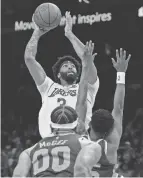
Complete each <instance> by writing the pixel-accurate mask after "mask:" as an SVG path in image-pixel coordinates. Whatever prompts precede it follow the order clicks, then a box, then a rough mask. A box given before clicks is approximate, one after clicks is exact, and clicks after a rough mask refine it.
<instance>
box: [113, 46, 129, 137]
mask: <svg viewBox="0 0 143 178" xmlns="http://www.w3.org/2000/svg"><path fill="white" fill-rule="evenodd" d="M130 57H131V55H129V56H128V58H127V60H126V51H123V50H122V49H120V54H119V52H118V50H117V51H116V58H117V62H115V60H114V59H112V62H113V66H114V68H115V69H116V70H117V81H116V83H117V86H116V91H115V95H114V106H113V111H112V115H113V117H114V119H115V126H116V128H117V131H118V132H119V133H120V134H122V118H123V110H124V99H125V72H126V70H127V67H128V62H129V59H130Z"/></svg>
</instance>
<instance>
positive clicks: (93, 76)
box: [65, 12, 98, 90]
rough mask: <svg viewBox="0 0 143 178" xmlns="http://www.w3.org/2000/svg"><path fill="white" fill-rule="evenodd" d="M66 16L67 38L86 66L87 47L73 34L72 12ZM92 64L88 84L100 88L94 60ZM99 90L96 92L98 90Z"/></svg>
mask: <svg viewBox="0 0 143 178" xmlns="http://www.w3.org/2000/svg"><path fill="white" fill-rule="evenodd" d="M65 16H66V26H65V36H66V37H67V38H68V39H69V40H70V42H71V43H72V45H73V48H74V50H75V51H76V53H77V55H78V56H79V58H80V59H81V61H82V64H83V65H84V63H85V60H84V58H83V54H84V47H85V45H84V44H83V43H82V42H81V41H80V40H79V39H78V38H77V37H76V36H75V35H74V33H73V32H72V18H71V15H70V12H66V14H65ZM90 64H91V66H90V72H89V78H88V83H89V84H90V85H93V86H94V87H97V88H98V86H96V85H95V83H96V81H97V79H98V77H97V69H96V67H95V65H94V60H93V61H92V62H91V63H90ZM97 88H96V89H95V90H98V89H97Z"/></svg>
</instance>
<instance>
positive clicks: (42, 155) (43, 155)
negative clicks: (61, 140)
mask: <svg viewBox="0 0 143 178" xmlns="http://www.w3.org/2000/svg"><path fill="white" fill-rule="evenodd" d="M59 152H62V153H63V163H62V164H60V163H59V162H60V158H59V155H58V154H59ZM49 155H51V156H49ZM32 163H33V174H34V175H36V174H38V173H41V172H43V171H46V170H47V169H48V168H49V165H51V168H52V169H53V171H54V172H59V171H63V170H65V169H67V168H68V167H69V166H70V148H69V147H68V146H60V147H55V148H52V150H51V153H49V150H48V149H46V148H42V149H40V150H37V151H36V152H35V153H34V155H33V160H32ZM50 163H52V164H50Z"/></svg>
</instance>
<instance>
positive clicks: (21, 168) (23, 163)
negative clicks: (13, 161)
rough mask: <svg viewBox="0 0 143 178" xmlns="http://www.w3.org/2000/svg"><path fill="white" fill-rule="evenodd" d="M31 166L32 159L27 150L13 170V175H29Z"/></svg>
mask: <svg viewBox="0 0 143 178" xmlns="http://www.w3.org/2000/svg"><path fill="white" fill-rule="evenodd" d="M30 168H31V160H30V157H29V155H28V153H27V152H26V151H23V152H22V153H21V154H20V156H19V160H18V164H17V166H16V168H15V169H14V172H13V177H27V176H28V174H29V170H30Z"/></svg>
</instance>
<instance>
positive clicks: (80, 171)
mask: <svg viewBox="0 0 143 178" xmlns="http://www.w3.org/2000/svg"><path fill="white" fill-rule="evenodd" d="M100 157H101V147H100V145H99V144H97V143H91V144H89V145H87V146H84V147H83V148H82V149H81V151H80V152H79V154H78V156H77V159H76V162H75V166H74V177H92V172H91V171H92V168H93V166H94V165H95V164H97V163H98V161H99V160H100Z"/></svg>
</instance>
